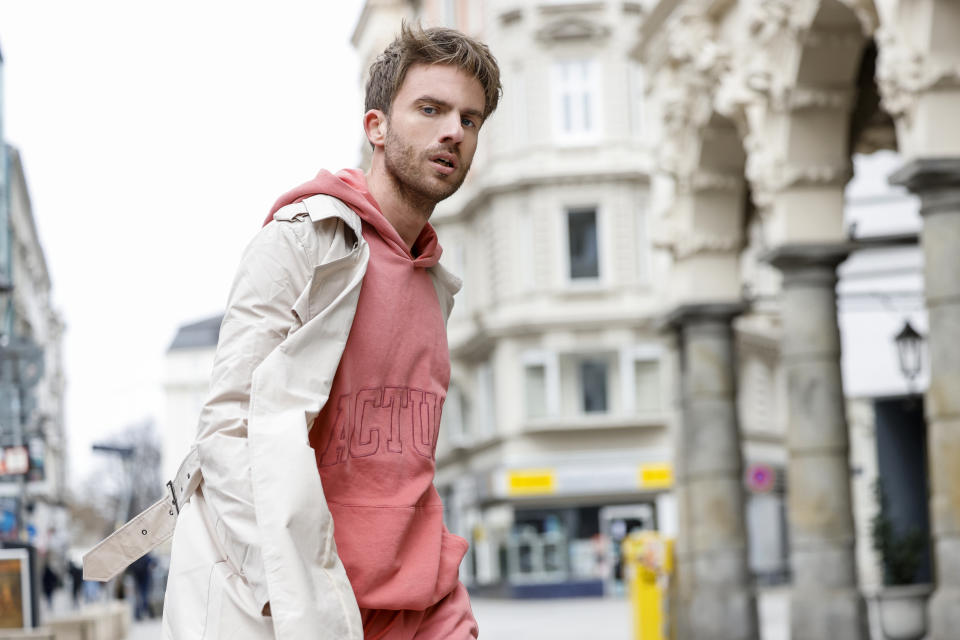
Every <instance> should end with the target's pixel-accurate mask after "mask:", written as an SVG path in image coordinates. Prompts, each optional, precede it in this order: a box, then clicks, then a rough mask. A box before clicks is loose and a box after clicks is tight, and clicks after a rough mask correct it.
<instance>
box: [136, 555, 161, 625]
mask: <svg viewBox="0 0 960 640" xmlns="http://www.w3.org/2000/svg"><path fill="white" fill-rule="evenodd" d="M155 564H156V563H155V562H154V560H153V558H152V557H151V556H150V554H149V553H148V554H146V555H143V556H141V557H140V558H138V559H137V560H135V561H134V563H133V564H131V565H130V573H131V575H133V583H134V586H135V588H136V591H135V593H134V602H135V604H134V608H133V617H134V618H136V619H137V620H143V619H144V618H152V617H153V611H152V610H151V609H150V587H151V586H152V584H153V567H154V565H155Z"/></svg>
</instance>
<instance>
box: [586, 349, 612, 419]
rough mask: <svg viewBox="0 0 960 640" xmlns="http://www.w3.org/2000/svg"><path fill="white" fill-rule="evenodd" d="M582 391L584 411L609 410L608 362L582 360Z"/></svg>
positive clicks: (604, 411)
mask: <svg viewBox="0 0 960 640" xmlns="http://www.w3.org/2000/svg"><path fill="white" fill-rule="evenodd" d="M580 393H581V396H580V397H581V401H582V408H583V412H584V413H606V412H607V363H606V361H604V360H583V361H581V362H580Z"/></svg>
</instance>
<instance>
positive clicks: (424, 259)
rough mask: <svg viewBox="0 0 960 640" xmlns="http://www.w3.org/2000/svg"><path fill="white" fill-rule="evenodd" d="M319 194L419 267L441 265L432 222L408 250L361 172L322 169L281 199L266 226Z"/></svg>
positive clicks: (424, 227)
mask: <svg viewBox="0 0 960 640" xmlns="http://www.w3.org/2000/svg"><path fill="white" fill-rule="evenodd" d="M319 194H324V195H328V196H333V197H334V198H337V199H338V200H340V201H342V202H343V203H345V204H346V205H347V206H349V207H350V208H351V209H353V210H354V211H355V212H356V214H357V215H358V216H360V219H361V220H363V221H364V222H366V223H368V224H369V225H370V226H372V227H373V228H374V229H375V230H376V232H377V233H378V234H379V235H380V237H381V238H383V239H384V241H386V242H387V244H388V245H390V248H391V249H393V250H394V251H395V252H396V253H399V254H400V255H402V256H405V257H406V258H407V259H409V260H412V261H413V263H414V265H415V266H417V267H432V266H435V265H436V264H437V263H438V262H440V254H442V253H443V248H442V247H441V246H440V243H439V241H438V240H437V232H436V231H434V229H433V227H432V226H431V225H430V223H429V222H428V223H426V224H425V225H424V226H423V230H422V231H421V232H420V235H419V236H418V237H417V240H416V242H414V243H413V252H412V253H411V252H410V251H408V250H407V245H406V243H404V241H403V238H401V237H400V234H399V233H397V230H396V229H395V228H394V227H393V225H392V224H390V221H389V220H387V219H386V218H385V217H384V215H383V213H382V212H381V211H380V205H379V204H377V201H376V200H375V199H374V198H373V195H372V194H371V193H370V190H369V189H368V188H367V179H366V176H364V175H363V172H362V171H360V170H359V169H342V170H341V171H338V172H337V173H335V174H334V173H330V172H329V171H327V170H326V169H323V170H321V171H320V173H318V174H317V176H316V177H315V178H314V179H313V180H309V181H307V182H304V183H303V184H301V185H300V186H299V187H296V188H294V189H291V190H290V191H287V192H286V193H285V194H283V195H282V196H280V197H279V198H277V201H276V202H274V203H273V206H272V207H271V208H270V215H268V216H267V219H266V220H265V221H264V223H263V224H264V226H266V225H267V224H269V223H270V221H271V220H273V214H274V213H276V212H277V211H278V210H279V209H280V208H281V207H285V206H287V205H288V204H293V203H294V202H300V201H301V200H303V199H305V198H309V197H310V196H315V195H319ZM414 256H416V257H414Z"/></svg>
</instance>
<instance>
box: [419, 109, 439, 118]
mask: <svg viewBox="0 0 960 640" xmlns="http://www.w3.org/2000/svg"><path fill="white" fill-rule="evenodd" d="M420 110H421V111H423V112H424V113H425V114H427V115H428V116H432V115H433V114H435V113H436V112H437V108H436V107H423V108H421V109H420Z"/></svg>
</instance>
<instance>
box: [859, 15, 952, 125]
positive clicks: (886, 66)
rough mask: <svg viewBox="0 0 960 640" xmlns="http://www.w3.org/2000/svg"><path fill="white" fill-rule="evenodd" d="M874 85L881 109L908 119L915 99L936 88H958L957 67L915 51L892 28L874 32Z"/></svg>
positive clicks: (885, 27) (881, 28) (882, 28)
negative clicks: (877, 92)
mask: <svg viewBox="0 0 960 640" xmlns="http://www.w3.org/2000/svg"><path fill="white" fill-rule="evenodd" d="M876 39H877V48H878V53H877V85H878V86H879V88H880V99H881V102H882V104H883V107H884V108H885V109H886V110H887V112H889V113H890V115H892V116H894V117H901V116H902V117H907V118H909V117H910V115H911V111H912V107H913V105H914V104H915V103H916V101H917V97H918V96H919V95H920V94H921V93H923V92H925V91H928V90H930V89H934V88H938V87H960V67H958V66H956V65H950V64H947V63H945V62H942V61H940V60H934V59H932V58H931V56H930V55H929V54H925V53H923V52H920V51H918V50H917V49H915V48H913V47H911V46H910V45H909V44H908V43H906V42H905V41H904V40H903V38H902V37H900V35H899V34H898V33H897V32H896V31H895V30H894V29H892V28H890V27H887V26H884V27H880V29H878V30H877V36H876Z"/></svg>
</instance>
